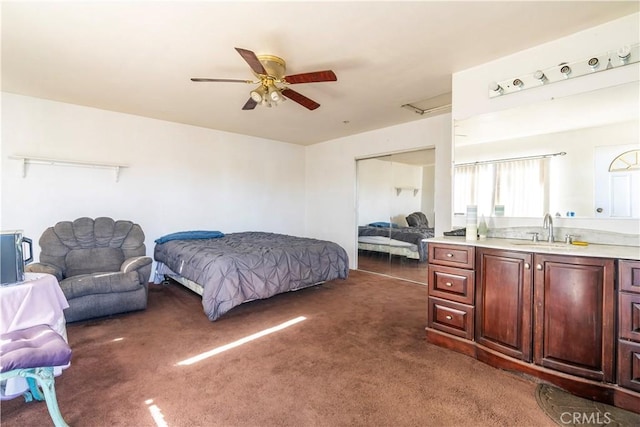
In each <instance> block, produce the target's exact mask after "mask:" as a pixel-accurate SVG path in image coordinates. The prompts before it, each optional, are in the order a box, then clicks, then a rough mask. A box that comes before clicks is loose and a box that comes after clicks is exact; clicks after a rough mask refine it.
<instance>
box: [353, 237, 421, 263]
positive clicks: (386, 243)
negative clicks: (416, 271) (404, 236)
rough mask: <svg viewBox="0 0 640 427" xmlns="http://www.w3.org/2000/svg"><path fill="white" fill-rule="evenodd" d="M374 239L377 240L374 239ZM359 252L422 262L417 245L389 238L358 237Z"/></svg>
mask: <svg viewBox="0 0 640 427" xmlns="http://www.w3.org/2000/svg"><path fill="white" fill-rule="evenodd" d="M374 237H375V239H373V238H374ZM425 240H426V239H425ZM358 250H364V251H371V252H381V253H387V254H391V255H398V256H403V257H406V258H410V259H417V260H420V254H419V253H418V251H417V249H416V246H415V245H412V244H411V243H407V242H403V241H401V240H394V239H391V238H389V237H382V236H360V237H358Z"/></svg>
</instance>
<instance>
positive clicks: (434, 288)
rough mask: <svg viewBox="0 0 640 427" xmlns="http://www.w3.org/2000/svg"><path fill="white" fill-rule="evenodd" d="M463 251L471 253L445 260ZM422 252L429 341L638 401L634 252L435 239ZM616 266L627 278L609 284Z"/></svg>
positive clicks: (586, 391) (639, 301) (639, 310)
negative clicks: (627, 255) (628, 257)
mask: <svg viewBox="0 0 640 427" xmlns="http://www.w3.org/2000/svg"><path fill="white" fill-rule="evenodd" d="M522 248H524V247H522ZM454 250H456V251H457V252H453V251H454ZM460 251H467V252H468V253H469V254H471V253H475V261H474V262H473V263H465V264H464V265H459V266H455V267H454V266H452V265H451V264H450V263H447V264H446V265H444V264H443V263H445V262H447V261H448V260H449V261H450V260H451V259H452V258H456V253H460ZM585 252H586V251H585ZM429 254H430V256H429V265H428V281H429V284H428V306H427V312H428V313H427V327H426V334H427V340H428V341H429V342H431V343H433V344H436V345H440V346H443V347H447V348H450V349H452V350H456V351H459V352H462V353H465V354H467V355H469V356H472V357H475V358H477V359H478V360H481V361H483V362H485V363H487V364H490V365H492V366H496V367H499V368H502V369H508V370H515V371H520V372H524V373H527V374H530V375H533V376H536V377H538V378H541V379H543V380H545V381H548V382H551V383H554V384H556V385H558V386H559V387H561V388H564V389H566V390H568V391H570V392H572V393H574V394H577V395H581V396H583V397H587V398H590V399H594V400H598V401H602V402H604V403H609V404H614V405H616V406H620V407H623V408H625V409H630V410H635V411H636V412H637V411H640V394H638V393H636V391H639V390H640V321H639V320H638V319H640V261H625V260H619V259H617V258H609V257H599V256H582V255H581V256H576V255H575V254H556V253H538V252H536V251H530V250H521V249H520V247H516V248H515V249H513V248H512V247H508V245H505V247H499V246H496V247H483V246H481V245H474V244H459V245H457V246H456V245H451V244H447V243H441V242H434V243H431V242H430V243H429ZM431 254H433V256H431ZM631 265H632V266H633V268H635V270H634V269H633V268H632V267H631ZM617 267H618V268H619V274H620V277H619V278H618V279H619V281H620V282H621V283H622V281H625V280H626V281H627V282H630V283H634V285H630V286H626V287H625V286H623V285H622V284H621V285H620V290H618V289H616V278H617V276H616V268H617ZM629 269H631V270H629ZM470 271H473V274H469V272H470ZM463 277H464V280H463V279H462V278H463ZM463 285H464V286H463ZM470 288H472V289H470ZM459 294H464V295H465V296H466V299H464V300H462V299H460V295H459ZM470 296H471V297H470ZM618 300H619V304H618V303H616V301H618ZM618 305H619V307H620V310H618V307H617V306H618ZM448 310H452V311H453V312H448ZM471 315H473V318H472V319H471V318H470V316H471ZM447 316H450V317H447ZM463 318H464V319H465V321H464V322H463V321H462V319H463ZM616 322H619V332H616ZM469 328H473V331H472V332H470V331H469ZM617 334H618V335H617Z"/></svg>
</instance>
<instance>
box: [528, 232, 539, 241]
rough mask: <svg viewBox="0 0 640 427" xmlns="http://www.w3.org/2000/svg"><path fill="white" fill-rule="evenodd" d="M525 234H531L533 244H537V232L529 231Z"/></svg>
mask: <svg viewBox="0 0 640 427" xmlns="http://www.w3.org/2000/svg"><path fill="white" fill-rule="evenodd" d="M527 234H533V236H532V237H531V240H532V241H533V242H537V241H538V235H539V234H540V233H538V232H537V231H529V232H527Z"/></svg>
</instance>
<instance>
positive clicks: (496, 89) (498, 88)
mask: <svg viewBox="0 0 640 427" xmlns="http://www.w3.org/2000/svg"><path fill="white" fill-rule="evenodd" d="M489 90H490V91H492V92H497V93H502V92H503V89H502V86H500V85H499V84H498V83H497V82H491V83H489Z"/></svg>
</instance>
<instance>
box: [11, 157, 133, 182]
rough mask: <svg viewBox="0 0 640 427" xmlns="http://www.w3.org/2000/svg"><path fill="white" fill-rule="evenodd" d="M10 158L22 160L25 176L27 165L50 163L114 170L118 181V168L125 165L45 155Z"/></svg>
mask: <svg viewBox="0 0 640 427" xmlns="http://www.w3.org/2000/svg"><path fill="white" fill-rule="evenodd" d="M9 158H10V159H13V160H19V161H20V162H22V177H23V178H26V176H27V165H50V166H73V167H83V168H92V169H111V170H113V171H114V174H115V180H116V182H118V179H119V178H120V169H122V168H126V167H128V166H126V165H118V164H113V163H95V162H85V161H80V160H64V159H50V158H45V157H35V156H9Z"/></svg>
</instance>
